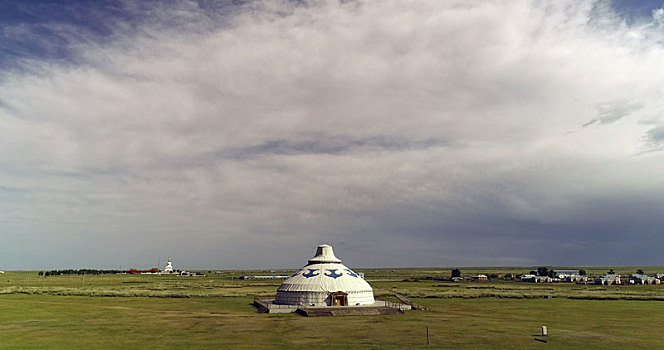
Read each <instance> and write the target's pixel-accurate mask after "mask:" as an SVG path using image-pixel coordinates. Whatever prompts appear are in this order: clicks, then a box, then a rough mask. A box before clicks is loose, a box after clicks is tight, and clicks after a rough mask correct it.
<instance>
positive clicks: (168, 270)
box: [163, 256, 173, 273]
mask: <svg viewBox="0 0 664 350" xmlns="http://www.w3.org/2000/svg"><path fill="white" fill-rule="evenodd" d="M163 272H164V273H173V264H172V263H171V257H170V256H169V257H168V263H166V267H165V268H164V271H163Z"/></svg>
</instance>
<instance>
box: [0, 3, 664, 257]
mask: <svg viewBox="0 0 664 350" xmlns="http://www.w3.org/2000/svg"><path fill="white" fill-rule="evenodd" d="M162 6H163V7H162ZM224 11H227V10H224ZM149 13H150V14H152V16H151V18H150V20H149V21H146V22H144V23H142V24H141V25H139V26H138V29H136V30H133V31H132V30H128V29H126V28H125V26H124V25H122V26H121V25H119V26H118V30H117V32H116V33H115V34H114V35H113V36H112V38H113V40H111V42H109V43H107V44H104V45H100V44H93V42H94V40H90V41H86V40H78V41H77V42H79V44H77V47H76V50H77V52H78V54H79V55H80V56H79V58H78V59H79V60H81V61H82V62H84V64H81V65H62V64H52V63H45V62H33V63H32V64H33V65H39V69H32V70H28V73H26V71H14V72H11V71H7V72H4V76H3V77H4V78H3V80H2V82H1V83H0V96H2V97H1V99H0V102H1V103H2V104H1V105H0V108H1V109H0V125H1V129H0V133H1V135H2V136H1V137H0V162H2V164H3V167H2V170H0V180H1V182H2V183H4V184H6V185H7V186H8V188H11V189H14V190H15V192H13V194H12V195H11V196H10V197H9V198H11V199H8V200H0V209H2V212H3V213H2V214H0V223H1V224H2V225H9V224H10V223H11V225H12V226H11V227H10V228H11V230H12V232H16V236H17V237H22V238H15V240H14V244H15V245H19V243H16V242H24V241H23V240H28V238H27V237H37V238H39V239H43V240H45V241H56V240H60V239H63V238H62V237H67V234H69V233H71V232H78V233H79V234H80V236H79V238H77V239H79V240H80V241H81V242H83V243H82V244H81V247H88V246H92V245H97V244H98V243H95V242H107V240H108V242H111V241H114V240H115V241H118V240H119V241H134V242H136V244H138V245H139V246H140V247H142V249H143V250H141V249H138V248H137V249H132V253H127V258H128V259H134V261H136V262H137V263H138V262H139V261H140V262H143V261H142V260H140V259H143V257H141V254H143V255H150V254H152V255H156V254H162V255H165V254H167V253H166V252H164V251H165V250H168V251H169V253H170V254H176V251H178V250H179V249H184V248H181V247H182V244H185V245H186V246H187V247H188V248H187V249H188V250H186V253H181V254H182V255H184V256H183V260H185V261H186V262H188V263H190V264H192V265H197V266H213V265H215V264H218V265H221V266H224V265H232V266H238V267H239V266H249V265H252V264H258V265H260V264H263V265H269V264H275V265H280V264H290V263H292V262H291V260H287V259H285V258H283V257H279V256H278V255H280V254H279V253H285V252H294V251H297V252H301V251H302V250H297V248H304V250H305V252H306V254H308V253H309V250H307V249H308V248H310V247H312V246H313V245H314V244H317V243H319V242H321V241H328V240H329V241H332V240H340V239H344V240H345V241H347V242H348V243H349V244H350V245H352V244H353V243H355V244H358V245H361V244H374V245H375V247H374V248H371V249H373V250H371V249H369V250H371V251H373V252H374V253H383V256H385V258H384V259H383V260H376V261H374V262H373V263H374V264H388V265H389V264H392V263H395V264H396V263H398V264H408V263H409V262H410V263H411V264H415V265H416V264H424V265H435V264H442V263H443V262H441V261H445V262H444V264H452V263H451V262H450V263H448V262H447V261H448V260H437V259H440V258H439V257H438V256H439V255H440V254H453V255H454V256H461V255H464V254H470V253H471V252H472V251H473V249H475V248H474V247H479V248H477V249H479V251H482V252H485V251H487V252H488V251H490V250H491V249H495V250H494V251H493V252H492V253H491V254H490V253H486V254H485V257H484V258H482V259H480V258H478V259H477V260H476V261H477V263H478V264H483V265H485V264H490V263H491V261H489V260H492V259H493V260H492V261H495V262H496V263H497V264H498V263H500V264H504V263H506V261H514V262H515V263H518V262H519V261H520V262H523V261H524V260H523V259H526V260H527V259H536V258H537V256H530V255H528V253H523V254H525V255H526V256H523V257H521V258H514V257H515V256H517V254H518V253H519V252H515V251H514V248H513V247H515V246H519V247H521V246H522V245H523V239H524V237H523V235H521V234H519V235H521V236H519V237H515V236H514V235H513V234H512V233H513V231H518V232H521V231H520V230H522V231H527V230H528V229H530V228H531V226H528V225H526V224H525V223H533V222H534V223H536V225H540V226H537V227H539V229H542V227H543V226H546V225H549V226H551V227H559V226H556V225H568V224H570V225H571V224H575V225H578V226H577V227H585V226H583V225H584V222H577V221H583V220H581V219H579V218H578V217H577V216H576V215H574V217H573V218H570V215H571V214H572V213H576V212H586V213H588V215H589V217H588V218H587V221H589V222H590V221H593V220H594V219H595V218H596V217H597V215H598V214H597V213H596V212H595V211H594V209H593V208H592V206H593V204H594V203H595V201H603V200H605V199H606V195H607V194H609V195H608V196H609V200H611V201H615V202H621V201H623V199H624V198H626V197H630V196H638V195H640V194H662V192H663V190H664V188H662V185H661V182H660V181H658V180H657V178H658V174H661V173H662V170H664V169H662V167H661V165H658V164H664V163H662V162H661V159H662V154H661V152H659V151H657V150H659V149H661V148H658V147H660V146H658V145H657V144H654V143H653V141H654V140H655V139H657V135H659V133H658V132H657V130H659V129H658V128H661V123H662V120H661V116H662V112H663V111H664V108H663V107H664V106H663V104H662V102H661V101H664V99H662V88H661V87H662V86H664V73H662V71H661V69H660V66H661V62H662V58H663V57H662V56H663V50H662V45H661V41H658V40H657V38H658V37H661V32H659V31H660V29H659V27H656V26H653V25H643V26H640V27H629V26H627V25H626V24H624V23H623V22H621V20H620V18H619V16H617V15H616V14H615V13H613V12H612V10H611V9H610V7H608V5H607V3H604V2H577V1H565V2H553V3H540V2H531V1H507V2H472V3H471V2H467V1H418V2H413V3H408V4H406V3H400V2H391V1H371V2H348V3H338V2H336V1H314V2H308V3H305V4H295V3H291V2H256V3H250V4H247V5H244V6H243V7H240V8H234V9H233V11H231V12H229V13H232V15H226V16H215V15H214V14H212V13H210V12H209V11H206V10H202V9H199V8H197V7H196V6H193V5H192V3H191V2H182V3H178V5H174V6H165V5H157V6H155V7H154V8H153V9H151V10H150V12H149ZM174 14H176V15H177V18H178V20H177V21H176V22H177V23H178V25H177V26H173V27H170V28H169V27H168V26H167V25H166V24H168V23H169V19H170V18H171V16H173V15H174ZM653 19H654V20H655V21H656V20H657V19H658V17H657V11H655V12H653ZM126 27H127V28H133V27H132V26H128V25H127V26H126ZM120 28H125V29H120ZM29 72H32V73H29ZM583 125H587V126H586V127H583ZM657 140H659V139H657ZM652 151H654V152H652ZM644 152H645V153H644ZM16 191H19V192H16ZM20 191H25V192H20ZM630 198H631V197H630ZM653 198H654V199H651V200H652V201H654V202H655V203H656V204H658V205H661V201H660V200H658V199H656V198H662V197H661V196H659V197H657V196H654V197H653ZM626 203H627V202H626ZM580 216H582V215H580ZM498 218H500V221H501V222H503V225H504V226H503V227H494V225H496V223H495V221H494V220H498ZM489 219H490V220H491V222H490V223H486V222H485V220H489ZM624 220H625V221H627V222H629V221H630V220H632V218H631V217H630V216H629V215H626V216H625V218H624ZM549 226H546V227H549ZM510 230H512V233H509V232H508V231H510ZM3 231H5V229H3ZM501 234H502V235H503V236H500V235H501ZM603 234H604V233H603V232H597V231H596V230H595V231H588V232H585V231H584V235H586V236H587V238H588V239H591V240H592V239H600V240H601V239H603V238H602V237H603V236H602V235H603ZM496 235H498V237H504V240H502V241H503V243H502V245H501V244H496V237H497V236H496ZM101 236H108V237H113V238H112V239H110V238H109V239H107V238H103V239H102V238H100V237H101ZM403 236H407V237H409V239H407V240H408V241H409V243H408V244H409V247H411V248H412V249H413V251H417V249H418V248H421V249H423V251H425V250H424V247H426V248H427V249H431V253H427V254H428V255H427V254H423V255H421V256H412V257H411V258H412V260H407V259H406V258H403V257H400V256H399V255H398V253H396V252H395V249H394V247H398V246H402V245H403ZM517 236H518V235H517ZM179 237H185V238H179ZM560 237H561V239H568V236H566V234H565V233H560ZM526 238H527V239H530V240H532V242H533V243H532V244H533V245H537V244H540V243H541V242H542V237H541V234H540V233H538V232H530V233H529V235H526ZM579 238H580V239H585V237H579ZM183 241H186V243H183ZM498 241H501V239H498ZM85 242H87V243H88V245H86V244H85ZM293 242H295V243H293ZM376 242H377V243H376ZM487 242H489V243H487ZM260 243H265V244H266V245H267V244H269V245H271V246H273V247H275V248H270V249H269V250H270V252H268V251H266V250H265V248H264V247H263V245H262V244H260ZM108 244H110V243H108ZM454 246H458V247H462V248H460V249H462V250H461V251H454V250H451V249H450V247H454ZM212 247H217V248H214V249H213V248H212ZM76 249H78V250H76V252H79V254H81V253H80V251H82V250H86V249H87V248H76ZM98 249H99V250H100V251H103V249H102V248H98ZM121 249H123V248H122V246H121V245H120V246H113V248H112V249H111V251H110V252H106V253H100V254H101V255H102V256H104V254H107V255H106V256H105V257H104V258H103V259H105V260H104V261H110V260H112V258H113V256H114V254H115V253H117V251H118V250H121ZM217 249H218V251H217ZM261 249H262V251H261ZM253 250H256V251H261V252H264V253H265V254H264V255H263V257H262V258H261V260H258V262H256V261H253V260H252V258H250V257H248V256H246V252H247V251H253ZM526 250H527V249H526ZM426 251H428V250H426ZM171 252H172V253H171ZM72 254H73V255H76V254H74V253H72ZM132 254H133V255H132ZM363 254H364V253H363ZM340 255H342V256H343V253H341V254H340ZM252 256H253V255H252ZM361 256H362V254H359V253H358V254H357V255H355V256H353V255H351V256H350V258H354V259H358V260H357V261H361ZM487 256H488V257H487ZM638 256H639V255H638V252H634V259H637V258H638ZM149 258H150V259H152V257H151V256H150V257H149ZM61 259H63V260H60V261H62V263H63V264H65V263H70V264H71V263H72V262H71V261H68V260H66V259H64V258H61ZM196 259H200V260H196ZM547 259H555V254H554V253H552V254H551V256H550V257H547ZM588 259H590V260H588V261H589V262H590V261H593V262H594V261H597V260H592V259H596V257H595V256H590V257H589V258H588ZM150 261H151V260H150ZM298 261H299V260H298ZM464 261H468V262H467V264H472V263H473V261H472V259H471V260H464ZM528 261H531V260H528ZM532 261H535V260H532ZM630 261H632V260H630ZM560 262H561V263H562V261H560ZM580 262H586V261H581V260H580ZM25 263H26V264H27V262H25ZM89 263H90V264H94V263H95V262H94V261H90V262H89ZM296 263H297V262H296ZM362 263H363V264H366V263H368V262H365V261H362Z"/></svg>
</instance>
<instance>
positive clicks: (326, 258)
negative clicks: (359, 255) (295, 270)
mask: <svg viewBox="0 0 664 350" xmlns="http://www.w3.org/2000/svg"><path fill="white" fill-rule="evenodd" d="M324 263H341V260H339V258H337V257H336V256H334V251H333V250H332V247H331V246H329V245H327V244H321V245H319V246H318V248H316V255H315V256H314V257H313V258H311V259H309V264H324Z"/></svg>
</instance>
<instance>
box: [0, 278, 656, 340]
mask: <svg viewBox="0 0 664 350" xmlns="http://www.w3.org/2000/svg"><path fill="white" fill-rule="evenodd" d="M653 269H655V268H653ZM358 270H360V269H358ZM480 270H481V269H477V271H475V270H472V271H471V269H465V270H463V271H464V274H466V273H468V274H473V273H477V272H480ZM503 270H505V269H503ZM522 270H523V269H522ZM526 270H527V269H526ZM604 270H605V269H604V268H598V271H600V272H605V271H604ZM360 271H362V270H360ZM495 271H500V269H496V270H492V271H489V269H488V268H487V269H484V270H481V272H485V273H494V272H495ZM616 271H618V270H617V269H616ZM363 272H365V274H366V278H367V280H369V281H370V282H371V284H372V285H373V286H374V288H375V294H376V296H377V298H379V299H391V298H394V297H393V294H394V293H395V292H398V293H400V294H403V295H406V296H408V297H409V298H411V299H412V300H413V301H414V302H416V303H418V304H421V305H424V306H426V307H427V308H428V310H425V311H408V312H406V314H404V315H393V316H352V317H336V318H333V317H330V318H327V317H322V318H306V317H302V316H299V315H295V314H259V313H257V312H256V310H255V309H254V307H253V306H251V302H252V299H253V296H254V295H262V296H265V297H270V296H274V293H275V291H276V288H277V286H278V285H279V284H280V283H281V281H280V280H274V281H256V280H246V281H242V280H237V279H235V278H234V277H236V276H239V275H241V274H245V273H256V274H260V273H261V272H260V271H251V272H248V271H227V272H225V273H223V274H212V275H210V276H208V277H195V278H194V277H190V278H187V277H178V276H151V275H101V276H50V277H47V278H44V277H38V276H37V273H36V272H7V273H5V274H3V275H0V310H2V312H0V349H44V348H49V349H50V348H56V349H72V348H86V349H89V348H95V349H118V348H122V349H144V348H153V347H159V348H165V349H203V348H205V349H210V348H239V349H242V348H244V349H253V348H265V349H280V348H295V349H299V348H301V349H312V348H313V349H315V348H323V347H325V348H332V349H353V348H355V349H365V348H374V349H403V348H468V349H477V348H486V349H496V348H581V347H583V348H596V349H600V348H601V349H607V348H609V349H610V348H616V349H617V348H648V349H653V348H664V328H662V317H663V316H664V301H660V300H664V285H656V286H591V285H588V286H578V285H574V284H548V285H536V284H530V283H528V284H526V283H513V282H497V283H443V282H439V281H428V280H421V281H418V282H404V281H403V280H404V279H406V278H413V277H420V278H423V277H427V276H434V277H435V276H443V275H444V276H447V275H449V269H446V270H443V269H371V270H364V271H363ZM623 273H624V272H623ZM583 298H589V299H590V300H587V299H583ZM598 299H607V300H598ZM635 299H636V300H635ZM639 299H642V300H639ZM542 325H547V326H548V327H549V336H548V337H546V338H544V337H538V336H537V335H538V334H539V333H540V329H541V328H540V327H541V326H542ZM426 327H429V332H430V342H431V344H430V345H428V346H427V345H426ZM542 340H546V343H544V342H543V341H542Z"/></svg>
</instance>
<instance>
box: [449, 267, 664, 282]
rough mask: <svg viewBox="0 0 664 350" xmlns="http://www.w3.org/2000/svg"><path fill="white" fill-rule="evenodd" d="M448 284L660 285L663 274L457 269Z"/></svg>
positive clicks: (545, 269)
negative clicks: (467, 271) (464, 274)
mask: <svg viewBox="0 0 664 350" xmlns="http://www.w3.org/2000/svg"><path fill="white" fill-rule="evenodd" d="M443 280H445V281H449V282H463V281H465V282H484V281H490V280H512V281H517V282H530V283H576V284H598V285H618V284H623V285H637V284H641V285H643V284H661V283H662V280H664V273H657V274H654V275H651V276H649V275H646V274H645V273H643V270H640V269H639V270H637V271H636V273H633V274H630V275H629V276H627V277H624V278H623V276H621V275H619V274H616V273H615V271H613V270H610V271H608V272H607V273H605V274H603V275H601V276H597V277H594V278H592V277H588V276H587V274H586V271H585V270H559V269H549V268H547V267H539V268H538V269H537V270H532V271H530V272H529V273H526V274H520V275H516V274H506V275H497V274H491V275H488V276H487V275H484V274H479V275H475V276H470V277H463V278H462V277H461V271H460V270H459V269H454V270H452V277H450V278H446V279H443Z"/></svg>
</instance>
